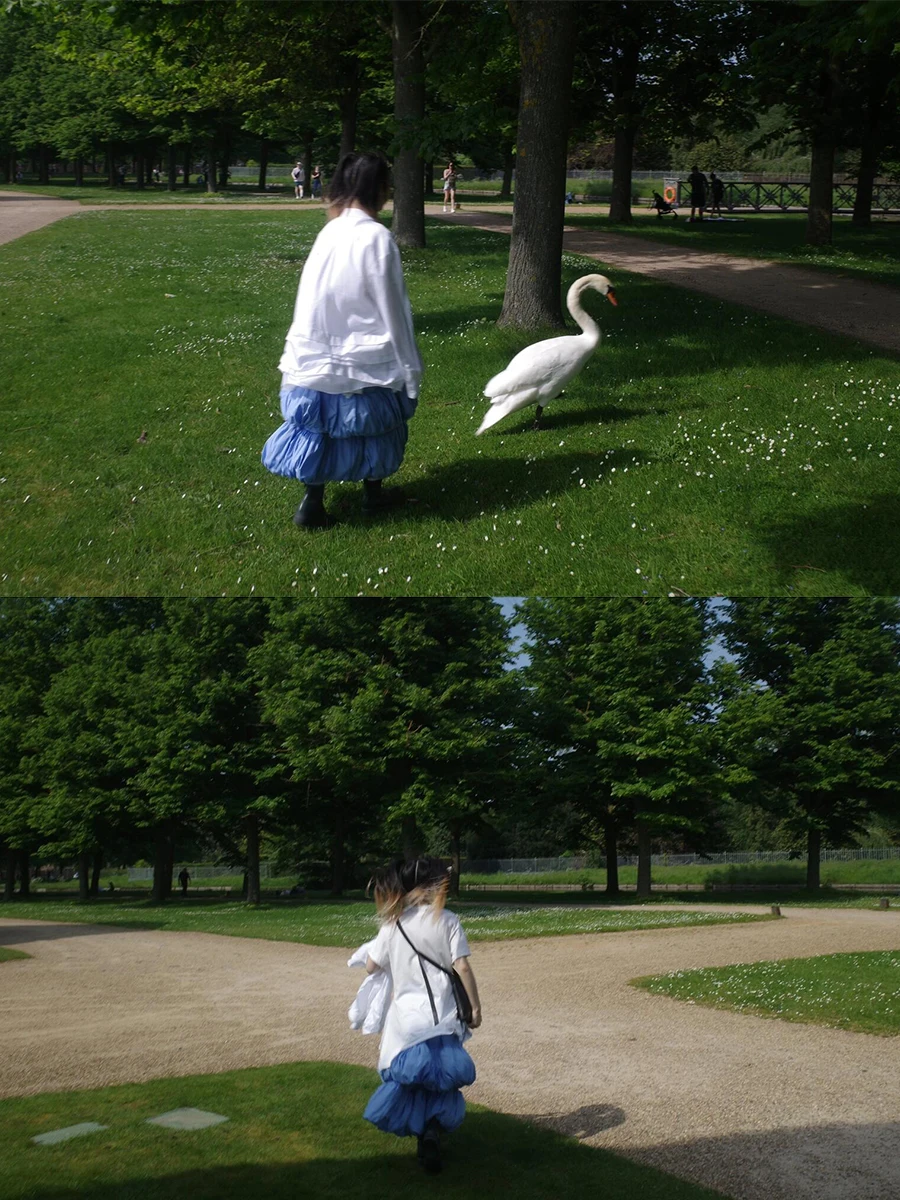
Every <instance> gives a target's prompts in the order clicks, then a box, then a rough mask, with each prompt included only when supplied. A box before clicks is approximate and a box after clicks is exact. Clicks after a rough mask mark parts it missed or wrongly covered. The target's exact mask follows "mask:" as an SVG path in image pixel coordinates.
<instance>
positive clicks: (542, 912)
mask: <svg viewBox="0 0 900 1200" xmlns="http://www.w3.org/2000/svg"><path fill="white" fill-rule="evenodd" d="M460 912H461V914H462V916H463V919H464V922H465V928H466V932H467V934H468V935H469V937H470V938H471V939H472V940H473V941H505V940H507V939H509V938H526V937H556V936H559V935H562V934H570V933H613V932H619V931H629V930H637V929H669V928H676V927H680V926H688V925H718V924H723V923H734V922H743V921H753V920H768V919H769V918H768V917H757V916H748V915H746V914H744V913H731V912H727V911H726V912H721V913H719V912H717V913H704V912H686V913H683V912H663V911H659V912H653V911H652V910H639V911H634V912H614V911H602V910H596V911H595V910H587V911H578V910H575V909H571V910H567V909H561V908H534V907H516V906H515V905H496V904H487V905H483V906H478V905H470V904H467V905H465V906H464V907H463V908H461V909H460ZM3 917H7V918H21V919H23V920H40V921H75V922H88V923H92V924H103V925H124V926H127V927H129V928H134V929H139V928H147V927H149V928H152V929H170V930H176V931H180V932H194V933H218V934H224V935H227V936H230V937H257V938H266V939H268V940H270V941H276V942H304V943H306V944H308V945H311V946H342V947H344V948H346V949H352V948H353V947H354V946H359V945H361V944H362V943H363V942H366V941H368V940H369V939H370V938H372V937H374V936H375V934H376V932H377V930H378V920H377V917H376V915H375V909H374V906H373V905H372V904H371V903H360V902H352V901H351V902H348V903H340V904H334V903H331V904H329V903H307V904H300V905H295V904H277V903H268V904H262V905H260V906H258V907H254V908H249V907H248V906H247V905H246V904H242V903H240V902H238V901H233V900H217V899H212V898H211V899H189V900H187V901H182V900H176V901H173V902H169V903H168V904H165V905H154V904H151V903H150V902H149V901H147V900H134V899H124V898H122V899H120V898H116V897H108V898H107V897H98V898H97V899H96V900H93V901H90V902H88V903H79V902H78V901H76V900H50V899H47V900H40V901H17V902H14V903H13V904H12V905H0V918H3ZM2 940H3V927H2V925H0V942H2Z"/></svg>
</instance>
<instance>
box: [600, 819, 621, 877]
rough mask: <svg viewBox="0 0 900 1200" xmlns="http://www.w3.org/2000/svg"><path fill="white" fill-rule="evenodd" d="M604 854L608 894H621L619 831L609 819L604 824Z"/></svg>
mask: <svg viewBox="0 0 900 1200" xmlns="http://www.w3.org/2000/svg"><path fill="white" fill-rule="evenodd" d="M603 853H604V854H605V855H606V894H607V896H617V895H618V894H619V831H618V829H617V828H616V822H615V820H614V819H613V818H612V817H608V818H607V820H606V821H604V823H603Z"/></svg>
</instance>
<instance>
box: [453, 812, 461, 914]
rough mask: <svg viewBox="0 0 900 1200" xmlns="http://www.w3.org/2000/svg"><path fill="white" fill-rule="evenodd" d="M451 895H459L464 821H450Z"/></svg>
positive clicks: (454, 896) (455, 896)
mask: <svg viewBox="0 0 900 1200" xmlns="http://www.w3.org/2000/svg"><path fill="white" fill-rule="evenodd" d="M450 861H451V867H452V869H451V871H450V895H451V896H452V897H453V898H454V899H456V898H457V897H458V896H459V876H460V872H461V870H462V822H461V821H451V822H450Z"/></svg>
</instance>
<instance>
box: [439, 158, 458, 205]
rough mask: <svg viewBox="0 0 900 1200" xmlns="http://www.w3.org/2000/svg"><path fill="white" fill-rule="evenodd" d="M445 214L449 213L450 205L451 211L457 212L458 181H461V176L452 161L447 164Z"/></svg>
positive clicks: (444, 176) (445, 172)
mask: <svg viewBox="0 0 900 1200" xmlns="http://www.w3.org/2000/svg"><path fill="white" fill-rule="evenodd" d="M443 179H444V212H446V211H447V204H448V203H449V205H450V211H451V212H456V181H457V180H458V179H459V174H458V172H457V170H456V163H455V162H453V161H452V160H451V161H450V162H448V163H447V169H446V170H445V171H444V175H443Z"/></svg>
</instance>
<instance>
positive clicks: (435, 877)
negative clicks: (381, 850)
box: [369, 857, 450, 922]
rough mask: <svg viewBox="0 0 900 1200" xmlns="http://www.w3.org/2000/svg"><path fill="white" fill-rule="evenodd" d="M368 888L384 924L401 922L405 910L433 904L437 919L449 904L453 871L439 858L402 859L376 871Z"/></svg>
mask: <svg viewBox="0 0 900 1200" xmlns="http://www.w3.org/2000/svg"><path fill="white" fill-rule="evenodd" d="M369 886H370V888H371V889H372V890H373V891H374V893H375V907H376V908H377V910H378V915H379V917H381V919H382V920H383V921H391V922H392V921H396V920H398V918H399V917H400V916H401V915H402V914H403V911H404V909H406V908H410V907H413V906H414V905H416V904H430V905H431V907H432V908H433V909H434V916H435V920H437V918H438V916H439V915H440V914H441V912H442V911H443V909H444V905H445V904H446V902H447V889H448V887H449V886H450V871H449V869H448V868H447V867H446V866H445V865H444V864H443V863H442V862H441V860H440V859H439V858H431V857H427V858H411V859H409V860H408V861H406V862H404V861H403V859H399V860H398V861H397V862H395V863H392V864H391V865H390V866H389V867H384V868H383V869H382V870H380V871H376V872H375V875H374V876H373V878H372V879H371V881H370V883H369Z"/></svg>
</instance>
